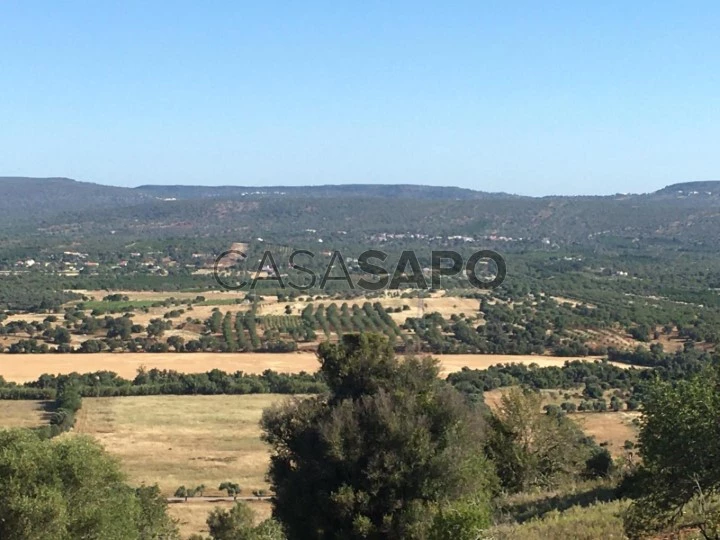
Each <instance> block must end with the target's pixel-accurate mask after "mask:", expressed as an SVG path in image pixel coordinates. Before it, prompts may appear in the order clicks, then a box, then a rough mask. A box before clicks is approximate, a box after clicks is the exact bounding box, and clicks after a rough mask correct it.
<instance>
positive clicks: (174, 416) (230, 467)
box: [74, 394, 290, 496]
mask: <svg viewBox="0 0 720 540" xmlns="http://www.w3.org/2000/svg"><path fill="white" fill-rule="evenodd" d="M287 399H290V398H289V396H278V395H273V394H259V395H258V394H256V395H248V396H142V397H133V398H86V399H84V400H83V406H82V409H81V410H80V412H79V413H78V418H77V424H76V426H75V429H74V432H75V433H83V434H87V435H91V436H93V437H95V438H96V439H97V440H99V441H100V442H101V443H102V444H103V446H104V447H105V448H106V449H107V450H108V452H110V453H111V454H112V455H114V456H116V457H117V458H118V459H119V460H120V462H121V463H122V466H123V469H124V470H125V472H126V473H127V474H128V476H129V479H130V481H131V482H132V483H134V484H140V483H146V484H155V483H157V484H158V485H159V486H160V488H161V489H162V491H163V493H164V494H165V495H167V496H171V495H173V493H174V492H175V489H177V488H178V487H179V486H181V485H184V486H186V487H195V486H198V485H200V484H204V485H205V486H206V487H207V490H206V492H205V495H206V496H217V495H221V493H220V492H219V491H218V489H217V487H218V485H219V484H220V483H221V482H223V481H225V480H230V481H233V482H237V483H239V484H240V485H241V486H242V487H243V495H251V494H252V491H253V490H255V489H267V488H268V485H267V483H266V482H265V478H264V477H265V472H266V470H267V465H268V455H269V454H268V449H267V447H266V445H265V444H264V443H263V442H262V441H261V440H260V427H259V425H258V422H259V421H260V416H261V414H262V411H263V409H265V408H267V407H269V406H271V405H273V404H275V403H279V402H282V401H284V400H287Z"/></svg>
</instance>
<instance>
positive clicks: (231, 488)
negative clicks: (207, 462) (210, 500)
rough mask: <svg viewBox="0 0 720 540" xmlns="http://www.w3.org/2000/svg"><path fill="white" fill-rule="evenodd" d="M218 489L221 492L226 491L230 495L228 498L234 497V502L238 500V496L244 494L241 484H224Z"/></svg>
mask: <svg viewBox="0 0 720 540" xmlns="http://www.w3.org/2000/svg"><path fill="white" fill-rule="evenodd" d="M218 489H219V490H220V491H224V492H226V493H227V494H228V497H232V498H233V500H237V498H238V495H240V493H242V488H241V487H240V484H236V483H235V482H223V483H222V484H220V485H219V486H218Z"/></svg>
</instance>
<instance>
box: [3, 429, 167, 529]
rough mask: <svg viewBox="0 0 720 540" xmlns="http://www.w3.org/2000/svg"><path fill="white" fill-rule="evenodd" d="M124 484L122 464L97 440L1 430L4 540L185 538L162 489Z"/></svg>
mask: <svg viewBox="0 0 720 540" xmlns="http://www.w3.org/2000/svg"><path fill="white" fill-rule="evenodd" d="M123 480H124V479H123V476H122V474H121V472H120V469H119V466H118V464H117V463H116V462H115V461H114V460H113V459H111V458H110V456H108V455H107V454H106V453H105V452H104V451H103V449H102V448H101V447H100V446H99V445H98V444H97V443H95V442H93V441H91V440H90V439H86V438H84V437H71V438H70V437H68V438H61V439H53V440H41V439H40V438H39V437H37V436H36V435H35V434H33V433H32V432H30V431H26V430H12V431H0V485H1V486H2V489H0V538H2V539H3V540H27V539H29V538H32V539H33V540H75V539H77V538H85V539H88V540H101V539H103V540H106V539H113V540H150V539H161V538H162V539H168V540H169V539H174V538H177V533H176V530H175V526H174V524H173V522H172V521H171V519H170V518H169V517H168V516H167V514H166V511H165V510H166V506H167V504H166V502H165V500H164V499H163V498H162V497H161V496H160V493H159V490H158V489H157V488H155V487H142V488H139V489H133V488H131V487H129V486H128V485H127V484H125V483H124V481H123Z"/></svg>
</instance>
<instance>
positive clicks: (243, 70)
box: [0, 0, 720, 195]
mask: <svg viewBox="0 0 720 540" xmlns="http://www.w3.org/2000/svg"><path fill="white" fill-rule="evenodd" d="M111 4H113V5H111ZM718 27H720V2H717V1H713V2H693V1H691V2H660V1H654V2H640V1H637V2H627V1H623V2H615V1H606V2H592V3H591V2H570V1H568V2H539V1H538V2H481V1H472V2H449V3H445V2H418V1H415V2H401V1H396V2H372V1H370V2H325V3H320V2H272V1H269V2H253V3H243V2H229V1H228V2H225V1H220V0H217V1H212V2H196V1H195V2H181V1H173V2H160V1H155V2H132V1H124V2H113V3H110V2H94V1H91V0H87V1H84V2H72V1H64V2H57V1H55V0H53V1H28V0H25V1H7V0H6V1H4V2H2V3H0V122H1V124H0V126H1V128H0V175H25V176H68V177H72V178H76V179H80V180H87V181H94V182H99V183H105V184H115V185H126V186H134V185H140V184H144V183H164V184H167V183H183V184H239V185H271V184H275V185H277V184H285V185H303V184H327V183H415V184H432V185H457V186H462V187H469V188H474V189H481V190H487V191H509V192H514V193H522V194H528V195H545V194H555V193H562V194H606V193H616V192H647V191H653V190H655V189H658V188H661V187H663V186H664V185H666V184H669V183H673V182H681V181H690V180H709V179H720V150H719V146H720V145H719V142H720V32H718Z"/></svg>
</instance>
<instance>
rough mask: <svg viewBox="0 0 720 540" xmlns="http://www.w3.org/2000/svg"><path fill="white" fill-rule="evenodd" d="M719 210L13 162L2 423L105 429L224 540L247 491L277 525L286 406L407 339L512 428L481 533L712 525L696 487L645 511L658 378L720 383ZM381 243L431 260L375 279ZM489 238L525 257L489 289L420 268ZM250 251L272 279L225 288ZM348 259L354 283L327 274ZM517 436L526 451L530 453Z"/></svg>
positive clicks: (163, 489) (648, 200) (1, 287)
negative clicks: (276, 464)
mask: <svg viewBox="0 0 720 540" xmlns="http://www.w3.org/2000/svg"><path fill="white" fill-rule="evenodd" d="M50 201H52V204H50ZM719 202H720V183H718V182H704V183H684V184H676V185H673V186H668V187H667V188H664V189H660V190H658V191H656V192H654V193H649V194H638V195H616V196H612V197H544V198H531V197H519V196H514V195H509V194H504V193H485V192H482V191H472V190H460V189H456V188H430V187H423V186H360V185H358V186H324V187H315V188H307V189H305V188H303V189H302V190H298V189H296V188H287V187H277V188H262V189H259V188H251V187H248V188H244V187H219V188H213V187H192V186H190V187H188V186H142V187H139V188H135V189H129V188H114V187H109V186H101V185H98V184H90V183H84V182H76V181H73V180H69V179H22V178H4V179H0V210H1V212H0V221H3V220H4V221H3V223H4V226H5V229H4V231H5V232H4V233H3V235H2V237H0V398H2V399H0V427H2V428H22V429H25V430H27V429H29V430H32V431H34V432H36V433H38V434H41V435H42V436H43V437H49V438H51V439H52V440H53V441H55V440H57V441H58V444H60V442H63V441H72V440H85V439H84V438H83V437H90V438H91V439H92V440H94V441H97V442H98V443H99V444H100V445H101V447H102V448H103V449H104V451H105V452H107V454H109V455H110V456H111V457H112V459H113V460H115V462H116V463H117V464H118V465H117V466H118V467H119V470H120V471H121V472H122V474H123V475H124V478H125V479H126V481H127V482H128V483H129V484H130V485H132V486H141V485H144V486H154V485H157V489H158V497H159V499H161V500H162V501H163V502H164V501H167V504H168V513H169V515H170V516H171V517H172V518H173V519H175V520H176V525H177V527H178V530H179V534H180V537H182V538H191V537H193V535H200V537H201V538H202V537H205V536H207V535H208V534H212V531H211V530H210V529H209V528H208V523H206V520H207V519H208V516H209V514H210V512H211V511H213V509H214V508H216V507H220V508H222V509H223V511H224V512H231V511H233V509H234V508H236V506H235V501H234V500H233V499H234V498H236V497H237V498H238V500H242V502H243V503H244V504H246V505H248V507H249V508H250V509H251V510H252V515H253V516H254V517H253V518H252V521H253V523H254V524H255V525H257V526H259V527H261V526H263V525H261V524H263V523H271V522H270V521H267V520H268V519H269V518H270V517H271V516H273V515H274V516H275V517H278V514H277V512H276V513H275V514H273V509H272V504H273V501H271V498H273V497H275V498H279V497H281V496H282V494H283V493H284V492H278V486H280V485H282V479H281V478H280V476H279V475H278V473H277V471H276V470H274V469H273V467H272V465H271V463H272V462H271V456H274V455H277V454H278V452H280V451H281V450H282V445H280V444H279V443H278V442H277V437H276V439H273V437H272V433H274V432H273V429H276V430H277V429H279V428H278V427H277V425H274V424H272V422H271V421H270V420H269V419H268V417H265V416H263V411H267V410H278V409H277V408H278V407H283V406H284V407H285V409H281V410H290V409H288V408H292V407H297V408H298V410H302V408H303V407H311V406H315V405H302V403H308V404H310V403H316V402H317V403H321V402H322V403H325V402H324V401H323V400H326V399H329V400H330V401H329V402H328V403H332V399H333V398H332V397H330V398H327V397H320V396H333V395H342V391H344V390H343V387H342V385H341V384H340V383H338V381H341V380H342V378H343V377H346V376H348V374H347V373H343V374H342V376H341V375H338V374H335V378H333V377H332V376H331V374H330V373H329V372H328V371H327V370H328V369H330V368H329V367H328V365H329V364H328V362H329V361H328V360H327V359H328V358H335V357H334V356H333V355H337V357H340V358H343V359H344V361H346V362H347V365H348V366H352V365H353V362H360V360H358V358H356V357H354V356H353V355H352V354H351V353H350V352H348V351H350V350H354V349H352V347H351V346H350V345H347V344H346V341H345V340H346V339H347V338H348V336H358V335H359V336H375V338H372V339H376V338H377V340H379V341H377V342H375V341H372V342H371V343H369V344H368V343H366V344H364V345H361V346H360V347H361V349H362V347H366V348H367V349H362V350H366V352H367V351H369V352H367V354H366V356H364V357H363V358H365V359H366V360H367V358H376V357H378V358H379V357H382V358H385V357H386V356H388V355H391V356H392V357H393V358H397V359H398V362H399V364H398V366H396V367H394V368H393V369H395V370H397V373H405V372H404V371H403V369H406V368H403V367H402V366H404V365H409V366H412V365H415V364H413V362H420V363H422V362H423V361H425V360H423V359H427V358H434V359H436V360H437V361H438V366H437V373H434V376H433V378H432V380H434V381H436V382H437V384H441V385H443V386H442V388H448V389H450V390H452V392H454V393H456V394H453V395H458V396H461V397H462V400H463V403H465V404H466V405H467V407H468V410H472V411H474V412H473V414H474V415H476V416H475V418H482V419H483V422H485V423H486V427H485V428H483V429H481V430H480V432H482V433H480V432H477V433H475V432H473V433H474V435H473V437H475V438H474V439H472V440H473V441H474V444H475V445H476V446H477V447H478V448H481V449H482V454H483V455H484V456H486V457H487V460H488V463H491V464H493V465H492V467H493V468H494V471H495V472H493V473H492V474H490V473H488V472H487V471H485V472H484V473H483V474H486V475H487V477H488V478H489V477H490V476H493V477H496V485H494V486H492V487H490V486H489V485H488V486H483V487H482V489H481V491H482V490H485V491H483V492H484V493H485V492H487V493H492V496H490V495H488V501H490V500H491V501H492V502H491V503H490V502H487V501H484V500H483V501H482V502H479V501H475V502H476V503H477V504H476V505H475V507H474V508H475V509H476V510H477V508H482V509H483V510H482V512H484V514H483V516H484V517H482V519H480V518H477V519H478V520H480V521H482V523H483V525H482V530H483V536H481V537H483V538H519V539H533V538H541V537H544V538H548V537H550V538H587V539H595V538H630V537H632V538H635V537H648V538H665V537H671V536H662V535H680V537H687V538H693V537H698V535H699V534H702V532H703V530H704V529H705V528H706V524H708V523H710V524H711V523H713V521H712V517H708V515H710V516H711V515H712V513H711V512H710V511H709V510H707V506H708V505H709V504H710V503H711V502H712V501H710V502H708V500H705V499H702V500H699V499H698V493H697V492H696V491H693V489H694V488H692V487H691V488H688V489H689V493H690V496H688V500H687V501H685V502H683V505H684V506H683V509H684V510H683V511H684V512H685V513H683V514H682V518H681V519H674V520H669V521H663V522H662V523H659V524H653V526H654V527H655V528H654V529H653V530H652V531H650V529H647V530H646V529H643V528H642V527H645V526H646V523H645V521H642V520H640V521H642V527H640V525H637V523H635V522H632V523H630V522H629V521H628V520H629V519H630V518H627V517H626V516H628V515H631V512H630V510H629V509H630V508H637V507H638V505H636V504H635V503H634V502H633V501H635V500H637V499H639V500H643V499H642V495H638V494H637V493H636V492H633V491H632V490H633V489H636V490H639V489H640V488H637V487H633V486H634V484H633V485H631V484H632V482H638V485H643V484H642V483H641V481H640V480H635V479H636V478H640V475H641V473H639V472H638V471H643V470H644V469H643V467H644V466H650V465H647V464H649V463H652V462H651V461H650V458H649V455H650V454H648V453H647V452H648V451H646V450H644V447H643V438H644V437H648V436H649V435H646V436H644V435H643V430H644V429H648V428H647V426H648V425H651V423H650V424H649V423H648V422H649V421H648V420H647V419H648V418H653V417H652V416H651V415H652V414H653V412H652V411H655V410H656V409H653V407H657V405H656V404H657V403H659V402H660V401H661V400H660V398H659V397H657V396H656V394H655V393H656V392H659V390H657V388H656V385H662V384H668V385H670V386H671V387H673V388H674V387H675V386H677V387H678V388H680V390H677V391H678V392H680V391H681V390H682V388H683V386H682V385H683V384H685V382H687V381H695V380H697V379H698V378H699V380H706V381H710V380H712V377H711V376H710V375H708V371H707V370H710V369H712V366H714V365H715V364H716V363H717V358H718V351H717V345H718V343H720V330H719V328H720V297H719V296H718V293H719V292H720V260H719V259H718V258H717V256H716V253H717V248H718V247H720V246H718V245H717V242H718V240H717V238H719V237H720V236H718V234H717V233H720V220H718V217H719V215H718V210H717V209H718V203H719ZM31 208H32V209H33V211H32V212H30V211H29V209H31ZM37 209H40V210H39V211H38V210H37ZM448 216H450V217H448ZM294 249H305V250H308V251H311V252H312V253H313V254H314V256H313V257H312V258H310V260H308V259H304V260H303V264H304V265H305V266H306V267H307V268H308V269H310V270H311V271H312V272H313V273H315V274H316V276H317V278H318V279H317V281H316V282H315V283H314V284H313V285H312V286H309V287H307V288H305V289H302V290H299V289H297V288H294V287H292V286H289V285H288V283H289V282H290V281H294V280H296V281H299V280H300V279H301V278H302V277H303V276H302V275H299V274H298V273H297V272H296V269H295V268H294V267H292V266H291V265H290V264H289V261H288V257H289V254H290V253H291V252H292V251H293V250H294ZM368 249H376V250H382V251H384V252H386V253H387V254H388V259H387V264H386V265H385V267H386V268H387V269H388V272H389V273H390V274H392V273H393V269H394V268H395V265H396V264H397V261H398V260H400V259H401V258H402V253H403V252H408V251H412V252H413V253H415V257H416V258H417V261H418V264H419V267H420V272H419V274H418V273H417V272H413V271H412V269H411V268H410V267H408V268H401V269H400V270H399V271H398V272H399V275H402V276H403V277H405V278H408V279H406V280H405V281H403V283H402V286H401V287H398V288H395V289H390V288H385V289H382V290H378V291H368V290H363V289H362V288H361V287H359V285H358V284H359V283H360V280H361V279H362V278H364V277H366V275H365V274H364V273H363V269H362V268H361V266H360V265H359V256H360V254H361V253H362V252H363V251H365V250H368ZM479 249H493V250H496V251H497V252H499V253H500V254H501V255H502V256H503V258H504V260H505V261H506V264H507V277H506V279H505V281H504V282H503V283H502V285H501V286H500V287H498V288H496V289H491V290H490V289H478V288H474V287H472V286H470V285H469V284H468V283H467V281H466V280H464V279H463V276H462V274H459V275H454V276H441V278H442V279H441V281H440V283H439V284H438V286H433V287H430V286H428V287H427V288H421V287H419V286H417V285H418V280H425V282H427V283H428V284H430V282H431V281H432V279H433V277H434V274H433V269H432V268H431V253H432V251H433V250H453V251H456V252H458V253H459V254H461V255H462V257H463V258H467V257H468V256H469V255H470V254H471V253H473V252H474V251H477V250H479ZM227 250H239V251H242V252H243V253H246V254H247V255H248V257H247V261H246V263H247V262H249V263H252V264H249V265H246V267H245V268H243V269H239V268H237V267H236V266H235V262H237V261H232V264H229V265H227V266H225V267H223V272H224V276H225V277H227V278H228V279H240V278H242V277H247V276H248V275H249V276H250V277H251V279H252V278H254V279H255V287H254V288H246V289H244V290H225V289H223V288H222V287H221V286H220V284H219V283H218V282H217V281H216V279H215V277H214V276H213V270H214V266H215V263H216V260H217V257H218V256H220V255H221V254H222V253H223V252H225V251H227ZM268 251H269V252H271V253H272V254H273V257H274V259H275V261H276V262H277V268H278V271H277V272H275V271H274V269H272V268H270V267H269V266H268V264H267V259H266V257H265V253H266V252H268ZM336 253H340V254H341V255H342V262H340V261H339V259H338V258H337V257H336V256H335V254H336ZM343 267H344V270H346V271H347V277H345V274H344V272H342V270H343ZM496 270H497V269H496V268H495V267H493V264H492V263H488V264H483V265H482V271H483V272H484V273H486V274H488V275H492V274H493V273H494V272H495V271H496ZM325 274H327V275H329V276H333V277H335V278H338V279H335V280H329V281H327V286H325V287H320V286H319V283H318V282H319V281H320V278H322V277H323V275H325ZM348 343H350V342H348ZM379 343H382V344H379ZM353 346H355V345H353ZM333 347H334V348H333ZM329 351H335V352H333V353H331V352H329ZM383 355H385V356H383ZM366 357H367V358H366ZM388 361H389V360H388ZM393 362H394V360H393ZM393 365H394V364H393ZM348 369H350V367H348ZM367 369H369V370H370V371H371V372H372V369H371V368H367ZM391 371H392V370H391ZM392 373H395V372H392ZM392 373H391V374H390V375H388V373H384V374H383V375H382V376H381V375H377V377H378V380H379V381H380V382H379V383H378V384H379V385H380V386H381V387H382V384H384V383H383V382H382V381H384V380H385V379H383V377H390V378H391V379H388V380H393V381H395V382H396V383H397V384H398V385H399V386H398V388H403V386H402V385H403V384H411V382H409V381H415V382H412V384H415V385H417V386H411V387H412V388H416V387H417V388H425V387H427V388H431V387H433V385H434V384H436V383H435V382H430V379H428V378H427V377H425V378H423V377H424V375H422V374H423V373H426V372H425V371H422V369H420V368H418V373H420V375H418V374H414V375H412V376H411V375H408V374H405V375H404V376H403V377H404V378H403V377H401V376H400V375H397V373H395V374H392ZM427 373H429V371H427ZM396 376H397V377H399V378H398V379H394V378H392V377H396ZM414 377H417V380H415V379H414ZM684 381H685V382H684ZM338 384H340V386H337V385H338ZM393 384H395V383H393ZM687 384H696V383H691V382H687ZM697 384H700V383H697ZM423 385H424V386H423ZM663 388H664V387H663ZM374 391H375V390H373V391H368V392H370V394H369V395H374V394H373V393H372V392H374ZM670 391H671V390H667V392H670ZM697 392H700V390H697ZM697 392H696V393H695V394H692V395H693V396H695V395H699V394H698V393H697ZM410 393H411V394H412V395H415V394H414V393H413V392H410ZM417 395H422V391H420V390H418V392H417ZM433 395H434V394H433ZM653 396H655V397H653ZM691 397H692V396H691ZM691 397H687V396H686V397H685V398H683V400H682V403H686V404H691V403H693V401H692V398H691ZM668 399H669V398H668ZM653 400H654V401H653ZM288 404H289V405H288ZM328 406H331V405H328ZM393 406H394V407H395V406H396V407H400V406H401V404H395V405H393ZM318 407H319V405H318ZM646 407H647V408H646ZM708 407H709V406H708ZM648 411H649V412H648ZM405 413H406V414H409V413H407V411H406V412H405ZM318 414H319V413H318ZM338 414H339V413H338ZM348 414H349V413H348ZM448 414H450V413H448ZM453 414H454V413H453ZM458 414H460V413H458ZM462 414H465V413H462ZM688 414H691V413H690V412H689V413H688ZM353 418H354V417H353ZM463 418H464V417H463ZM693 418H694V417H693ZM348 422H350V420H348ZM651 427H652V425H651ZM327 429H330V428H329V427H328V428H327ZM334 429H340V428H339V427H337V426H335V428H334ZM473 429H475V428H474V427H473ZM658 429H659V428H658ZM288 430H289V428H288ZM289 431H291V430H289ZM289 431H288V432H289ZM544 433H552V434H554V436H556V437H557V440H558V441H561V442H562V444H563V445H564V446H563V450H562V451H560V450H557V449H556V448H555V446H553V444H551V443H552V441H547V440H545V439H543V437H541V434H544ZM468 436H469V435H468ZM523 437H526V438H525V439H523ZM645 440H647V439H645ZM505 451H507V452H511V451H514V453H513V456H514V457H512V459H519V458H518V457H517V456H524V458H523V459H525V458H526V461H522V462H518V463H517V468H516V469H513V470H509V469H507V470H506V469H504V468H503V464H504V463H509V462H511V461H512V459H511V458H510V457H509V456H508V455H506V454H504V452H505ZM674 451H679V450H678V449H675V450H674ZM657 452H659V450H657ZM537 456H540V457H537ZM556 456H559V457H557V459H555V458H556ZM682 461H683V463H686V461H685V460H682ZM646 462H647V463H646ZM483 470H484V469H483ZM700 472H702V471H700ZM700 472H698V471H694V472H693V474H700ZM688 474H689V473H688ZM308 481H310V480H308ZM222 484H226V485H225V487H224V488H222V489H221V487H220V486H221V485H222ZM228 486H229V487H228ZM233 486H235V487H233ZM476 487H478V486H476ZM287 489H289V488H287ZM318 492H319V491H318ZM640 493H642V492H640ZM703 496H704V495H703ZM708 496H709V497H710V498H712V495H708ZM358 497H360V498H361V496H360V495H358ZM698 501H699V502H698ZM486 503H487V504H486ZM318 504H320V503H318ZM358 504H360V503H358ZM703 505H705V506H703ZM458 511H459V510H458ZM664 511H665V509H664V508H663V509H662V511H661V510H660V509H653V512H655V513H656V514H657V515H661V514H662V512H664ZM228 515H229V514H228ZM463 515H465V514H463ZM473 515H475V514H473ZM632 515H634V514H632ZM662 515H664V514H662ZM476 517H477V516H476ZM286 519H289V518H286ZM473 519H475V518H473ZM273 523H274V522H273ZM629 523H630V524H629ZM273 526H274V525H273ZM708 526H709V525H708ZM641 529H642V531H643V532H642V534H644V535H645V536H631V535H633V534H635V532H634V531H638V530H641ZM253 534H254V533H253ZM258 534H260V533H258ZM655 535H660V536H655ZM195 538H197V536H195ZM258 538H259V537H258ZM263 538H265V537H263Z"/></svg>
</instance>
